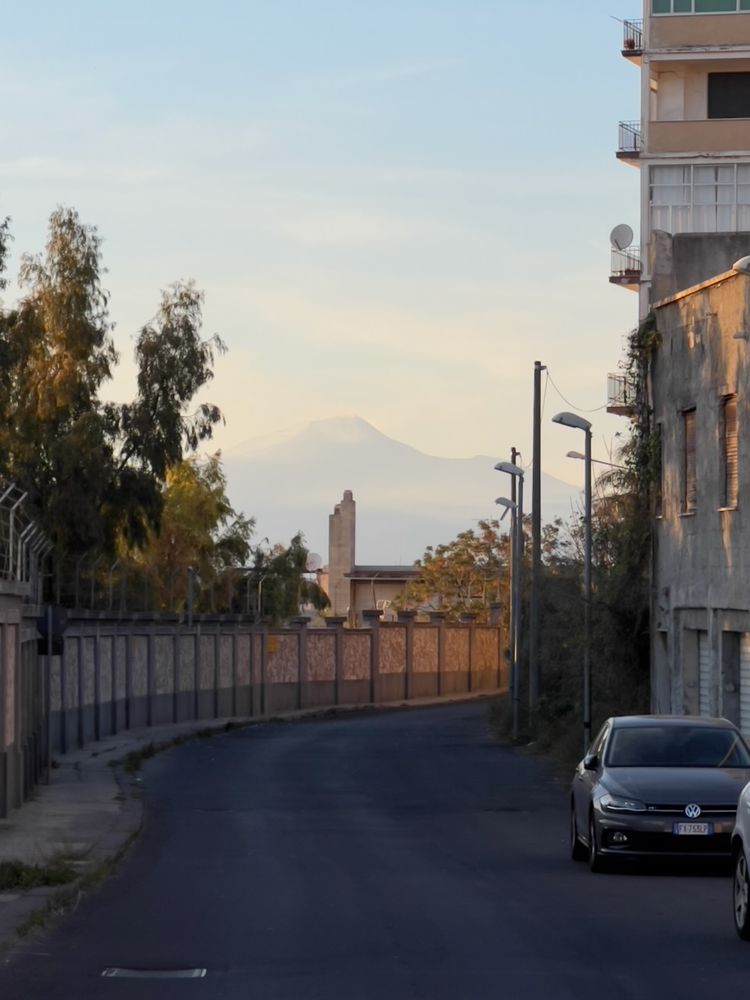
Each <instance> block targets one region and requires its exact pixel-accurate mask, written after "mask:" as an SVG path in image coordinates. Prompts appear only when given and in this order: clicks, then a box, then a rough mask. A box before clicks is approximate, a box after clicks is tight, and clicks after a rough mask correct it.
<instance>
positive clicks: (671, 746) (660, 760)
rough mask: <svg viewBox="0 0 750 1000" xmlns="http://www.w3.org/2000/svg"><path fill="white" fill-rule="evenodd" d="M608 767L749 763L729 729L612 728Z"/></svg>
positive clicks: (747, 757)
mask: <svg viewBox="0 0 750 1000" xmlns="http://www.w3.org/2000/svg"><path fill="white" fill-rule="evenodd" d="M607 766H608V767H750V753H748V750H747V747H746V746H745V744H744V742H743V741H742V740H741V739H740V737H739V736H738V734H737V733H736V732H734V731H733V730H731V729H720V728H718V727H716V728H712V727H710V726H691V725H684V726H623V727H622V728H615V729H614V731H613V733H612V738H611V740H610V743H609V749H608V751H607Z"/></svg>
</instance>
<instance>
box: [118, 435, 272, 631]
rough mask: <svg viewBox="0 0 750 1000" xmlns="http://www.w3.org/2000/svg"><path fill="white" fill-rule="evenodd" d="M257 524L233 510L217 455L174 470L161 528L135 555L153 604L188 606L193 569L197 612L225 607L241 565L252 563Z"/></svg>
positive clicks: (166, 486) (133, 562) (175, 609)
mask: <svg viewBox="0 0 750 1000" xmlns="http://www.w3.org/2000/svg"><path fill="white" fill-rule="evenodd" d="M252 530H253V521H252V520H250V519H248V518H246V517H243V516H242V515H241V514H237V512H236V511H235V510H234V509H233V508H232V505H231V503H230V502H229V499H228V497H227V494H226V479H225V476H224V473H223V471H222V468H221V462H220V455H219V453H218V452H217V453H216V454H214V455H211V456H210V457H209V458H207V459H205V460H204V461H199V460H198V459H197V458H195V457H190V458H188V459H185V460H183V461H182V462H179V463H177V464H176V465H174V466H172V467H171V468H169V469H168V470H167V472H166V477H165V483H164V488H163V505H162V516H161V524H160V530H159V531H158V533H157V532H156V531H154V530H152V531H150V533H149V537H148V541H147V543H146V545H145V547H144V548H143V549H142V550H141V551H139V552H137V553H134V554H132V555H131V557H130V559H129V562H130V565H131V567H132V569H133V570H134V571H136V572H137V573H139V574H145V575H146V576H147V578H148V581H149V592H150V594H151V598H152V602H153V606H154V607H155V608H157V609H159V610H161V611H171V612H178V611H181V610H182V609H183V608H184V605H185V598H186V589H187V577H188V569H189V568H191V569H192V570H193V571H194V573H195V577H196V580H197V582H198V587H197V592H196V605H195V606H196V610H201V609H202V610H206V611H208V610H212V608H211V603H212V599H211V598H212V596H213V600H214V602H215V601H216V599H217V594H216V590H217V589H218V590H219V591H222V593H221V594H219V595H218V598H219V601H220V603H222V604H225V603H226V594H227V593H231V592H232V589H233V587H234V586H235V580H234V576H235V575H236V570H237V567H242V566H244V564H245V563H246V562H247V558H248V555H249V552H250V538H251V535H252Z"/></svg>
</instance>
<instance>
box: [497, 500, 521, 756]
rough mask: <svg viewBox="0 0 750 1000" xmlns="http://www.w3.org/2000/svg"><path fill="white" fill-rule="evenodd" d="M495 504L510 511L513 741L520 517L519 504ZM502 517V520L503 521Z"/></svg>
mask: <svg viewBox="0 0 750 1000" xmlns="http://www.w3.org/2000/svg"><path fill="white" fill-rule="evenodd" d="M495 503H496V504H497V505H498V506H499V507H505V513H504V514H503V516H502V517H505V514H507V513H508V511H510V546H511V549H510V551H511V556H510V627H509V629H508V648H509V649H510V692H511V695H510V697H511V705H512V708H513V739H514V740H515V739H517V738H518V694H519V684H518V621H517V618H518V595H517V590H516V582H517V580H518V565H517V560H516V553H517V551H518V545H517V544H516V524H517V517H518V504H517V503H516V502H515V501H514V500H509V499H508V498H507V497H498V498H497V500H495ZM502 517H501V518H500V520H502Z"/></svg>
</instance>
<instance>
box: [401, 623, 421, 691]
mask: <svg viewBox="0 0 750 1000" xmlns="http://www.w3.org/2000/svg"><path fill="white" fill-rule="evenodd" d="M416 617H417V613H416V611H399V613H398V620H399V622H402V623H403V624H404V625H405V626H406V662H405V663H404V698H405V700H406V701H409V699H410V698H411V697H412V696H413V694H414V619H415V618H416Z"/></svg>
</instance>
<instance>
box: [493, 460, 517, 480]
mask: <svg viewBox="0 0 750 1000" xmlns="http://www.w3.org/2000/svg"><path fill="white" fill-rule="evenodd" d="M495 471H496V472H507V473H508V475H509V476H520V478H521V479H523V469H522V468H520V466H518V465H514V464H513V463H512V462H498V463H497V465H496V466H495Z"/></svg>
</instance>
